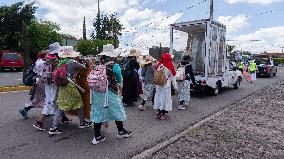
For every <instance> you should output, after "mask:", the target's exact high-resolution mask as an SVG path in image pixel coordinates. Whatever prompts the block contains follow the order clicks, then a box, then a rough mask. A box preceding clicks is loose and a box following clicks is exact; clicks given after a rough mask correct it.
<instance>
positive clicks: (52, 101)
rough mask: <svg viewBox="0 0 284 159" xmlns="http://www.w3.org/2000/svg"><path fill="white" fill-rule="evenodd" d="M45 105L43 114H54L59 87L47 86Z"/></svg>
mask: <svg viewBox="0 0 284 159" xmlns="http://www.w3.org/2000/svg"><path fill="white" fill-rule="evenodd" d="M44 90H45V104H44V107H43V109H42V112H41V114H45V115H49V114H54V112H55V109H57V108H56V96H57V90H58V88H57V86H56V85H55V84H47V83H46V84H45V89H44Z"/></svg>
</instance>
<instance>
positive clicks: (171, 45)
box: [170, 26, 174, 55]
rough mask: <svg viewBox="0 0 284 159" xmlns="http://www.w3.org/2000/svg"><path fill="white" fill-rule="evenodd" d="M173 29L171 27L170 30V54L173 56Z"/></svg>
mask: <svg viewBox="0 0 284 159" xmlns="http://www.w3.org/2000/svg"><path fill="white" fill-rule="evenodd" d="M173 31H174V28H173V26H171V30H170V54H172V55H173V53H174V51H173V42H174V34H173Z"/></svg>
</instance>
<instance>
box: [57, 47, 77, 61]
mask: <svg viewBox="0 0 284 159" xmlns="http://www.w3.org/2000/svg"><path fill="white" fill-rule="evenodd" d="M58 56H59V57H60V58H68V57H70V58H76V57H79V56H81V54H80V52H76V51H74V50H73V47H72V46H63V47H62V51H61V52H59V53H58Z"/></svg>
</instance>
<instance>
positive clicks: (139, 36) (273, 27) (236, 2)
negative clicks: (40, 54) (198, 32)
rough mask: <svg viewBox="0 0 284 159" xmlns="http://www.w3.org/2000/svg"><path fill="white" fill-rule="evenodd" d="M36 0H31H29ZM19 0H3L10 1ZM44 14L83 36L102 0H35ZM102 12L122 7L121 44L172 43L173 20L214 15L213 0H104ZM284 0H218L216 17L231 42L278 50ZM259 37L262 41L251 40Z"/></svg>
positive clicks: (282, 41) (283, 33)
mask: <svg viewBox="0 0 284 159" xmlns="http://www.w3.org/2000/svg"><path fill="white" fill-rule="evenodd" d="M24 1H25V2H27V3H28V2H31V0H24ZM15 2H19V1H18V0H0V5H10V4H13V3H15ZM35 2H36V5H37V6H38V10H37V12H36V17H37V19H39V20H49V21H53V22H56V23H58V24H60V27H61V30H60V32H61V33H64V34H70V35H73V36H75V37H77V38H81V37H82V32H83V31H82V30H83V27H82V24H83V17H84V16H85V17H86V24H87V34H88V35H87V36H90V35H91V33H92V32H93V30H94V27H93V26H92V24H93V22H94V18H95V17H96V15H97V2H98V0H35ZM100 8H101V12H102V13H104V14H110V13H117V16H118V17H119V19H120V21H121V23H122V24H123V26H124V28H125V29H124V30H123V31H122V33H123V35H122V36H121V37H120V38H119V39H120V46H119V48H120V49H122V50H129V49H131V48H138V49H140V50H142V52H143V53H145V54H147V50H148V49H147V48H149V47H152V46H158V45H159V44H160V43H161V44H162V46H169V39H170V30H169V25H170V24H173V23H178V22H186V21H192V20H199V19H207V18H209V8H210V0H100ZM283 17H284V0H214V19H215V20H217V21H219V22H221V23H223V24H225V25H226V27H227V35H226V36H227V40H234V41H228V42H227V44H230V45H235V46H236V49H238V50H247V51H251V52H253V53H260V52H264V51H267V52H279V53H281V51H282V47H284V20H283ZM251 40H257V41H251Z"/></svg>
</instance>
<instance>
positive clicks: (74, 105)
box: [57, 82, 83, 111]
mask: <svg viewBox="0 0 284 159" xmlns="http://www.w3.org/2000/svg"><path fill="white" fill-rule="evenodd" d="M57 103H58V107H59V109H60V110H62V111H69V110H76V109H79V108H82V107H83V102H82V97H81V95H80V93H79V90H78V89H77V87H76V86H75V85H74V84H72V83H70V82H69V83H68V84H67V86H65V87H59V93H58V99H57Z"/></svg>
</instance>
